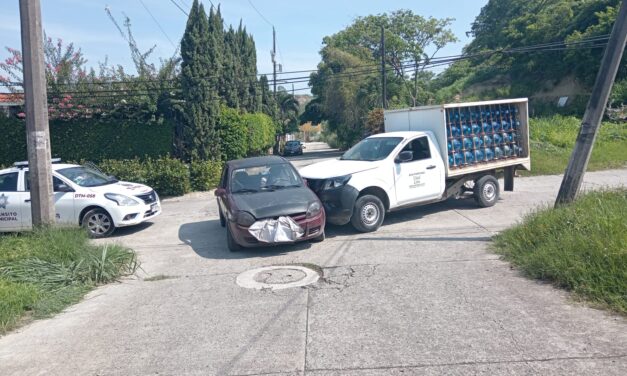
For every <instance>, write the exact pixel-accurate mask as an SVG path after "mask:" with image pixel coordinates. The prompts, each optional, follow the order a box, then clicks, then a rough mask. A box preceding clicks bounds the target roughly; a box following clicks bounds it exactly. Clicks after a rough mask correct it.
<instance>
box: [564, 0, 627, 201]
mask: <svg viewBox="0 0 627 376" xmlns="http://www.w3.org/2000/svg"><path fill="white" fill-rule="evenodd" d="M625 42H627V0H623V2H622V4H621V7H620V10H619V12H618V15H617V17H616V22H615V23H614V27H613V28H612V34H611V35H610V39H609V41H608V42H607V46H606V47H605V53H604V54H603V60H601V68H600V69H599V73H598V74H597V78H596V81H595V83H594V87H593V88H592V94H591V95H590V100H589V101H588V106H587V107H586V112H585V114H584V116H583V121H582V123H581V129H579V135H577V141H576V142H575V149H574V150H573V153H572V155H571V156H570V160H569V161H568V167H567V168H566V172H565V173H564V179H563V180H562V185H561V186H560V190H559V193H558V195H557V199H556V200H555V206H559V205H560V204H564V203H569V202H572V201H573V200H574V199H575V197H576V196H577V193H578V192H579V189H580V188H581V183H582V181H583V175H584V173H585V172H586V169H587V167H588V161H589V160H590V154H591V153H592V147H593V146H594V140H595V139H596V136H597V133H598V130H599V126H600V124H601V119H602V118H603V113H604V112H605V106H606V105H607V100H608V98H609V96H610V92H611V91H612V85H613V83H614V79H615V78H616V73H617V72H618V67H619V65H620V61H621V58H622V56H623V52H624V51H625Z"/></svg>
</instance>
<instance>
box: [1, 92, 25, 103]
mask: <svg viewBox="0 0 627 376" xmlns="http://www.w3.org/2000/svg"><path fill="white" fill-rule="evenodd" d="M0 103H11V104H13V103H19V104H21V103H24V94H13V93H0Z"/></svg>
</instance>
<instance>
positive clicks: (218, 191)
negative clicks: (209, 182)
mask: <svg viewBox="0 0 627 376" xmlns="http://www.w3.org/2000/svg"><path fill="white" fill-rule="evenodd" d="M214 194H215V195H216V197H220V196H224V195H225V194H226V189H224V188H217V189H216V191H215V192H214Z"/></svg>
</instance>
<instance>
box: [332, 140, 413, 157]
mask: <svg viewBox="0 0 627 376" xmlns="http://www.w3.org/2000/svg"><path fill="white" fill-rule="evenodd" d="M402 140H403V138H402V137H373V138H366V139H365V140H361V142H359V143H358V144H357V145H355V146H353V147H352V148H350V149H349V150H348V151H347V152H346V153H344V155H342V157H341V158H340V159H342V160H349V161H380V160H382V159H385V158H386V157H387V156H388V155H390V153H391V152H392V150H394V148H395V147H396V146H397V145H398V144H399V143H400V142H401V141H402Z"/></svg>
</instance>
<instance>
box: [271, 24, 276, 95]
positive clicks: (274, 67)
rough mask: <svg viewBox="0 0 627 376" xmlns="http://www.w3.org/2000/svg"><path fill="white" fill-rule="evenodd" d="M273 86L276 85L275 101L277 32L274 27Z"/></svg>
mask: <svg viewBox="0 0 627 376" xmlns="http://www.w3.org/2000/svg"><path fill="white" fill-rule="evenodd" d="M272 84H273V85H274V99H276V32H275V31H274V26H272Z"/></svg>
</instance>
